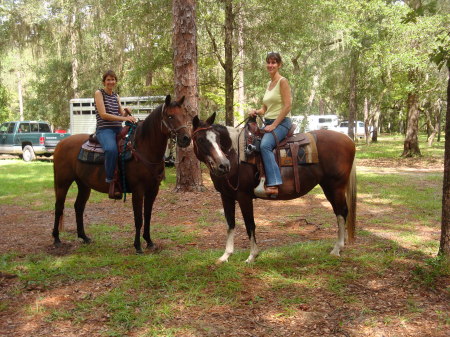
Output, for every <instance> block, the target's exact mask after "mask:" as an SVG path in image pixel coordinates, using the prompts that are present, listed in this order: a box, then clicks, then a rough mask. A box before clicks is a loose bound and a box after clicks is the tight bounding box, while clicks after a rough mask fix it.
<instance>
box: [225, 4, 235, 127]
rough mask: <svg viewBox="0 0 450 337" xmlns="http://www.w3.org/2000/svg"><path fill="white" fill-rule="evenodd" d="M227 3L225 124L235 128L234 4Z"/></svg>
mask: <svg viewBox="0 0 450 337" xmlns="http://www.w3.org/2000/svg"><path fill="white" fill-rule="evenodd" d="M224 2H225V46H224V47H225V124H226V125H228V126H234V114H233V106H234V86H233V45H232V44H233V21H234V18H233V16H234V14H233V3H232V0H224Z"/></svg>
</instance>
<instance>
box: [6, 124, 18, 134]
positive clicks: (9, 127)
mask: <svg viewBox="0 0 450 337" xmlns="http://www.w3.org/2000/svg"><path fill="white" fill-rule="evenodd" d="M15 126H16V123H9V126H8V131H6V132H7V133H14V127H15Z"/></svg>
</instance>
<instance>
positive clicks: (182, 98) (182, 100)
mask: <svg viewBox="0 0 450 337" xmlns="http://www.w3.org/2000/svg"><path fill="white" fill-rule="evenodd" d="M183 102H184V96H183V97H181V99H180V100H179V101H178V104H179V105H183Z"/></svg>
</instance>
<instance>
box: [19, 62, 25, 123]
mask: <svg viewBox="0 0 450 337" xmlns="http://www.w3.org/2000/svg"><path fill="white" fill-rule="evenodd" d="M17 94H18V96H19V120H21V121H23V120H24V115H23V93H22V75H21V73H20V69H19V70H17Z"/></svg>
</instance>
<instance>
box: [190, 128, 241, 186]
mask: <svg viewBox="0 0 450 337" xmlns="http://www.w3.org/2000/svg"><path fill="white" fill-rule="evenodd" d="M212 128H213V127H212V125H210V126H207V127H202V128H198V129H197V130H195V131H194V132H193V133H192V137H191V138H192V141H193V142H192V143H193V144H194V152H195V153H196V154H198V148H197V142H196V138H197V135H198V132H199V131H202V130H211V129H212ZM239 136H240V134H239ZM238 144H239V141H238ZM231 149H232V147H231V148H230V149H229V150H228V151H227V152H225V151H222V153H223V154H224V155H225V157H227V159H228V160H229V161H230V163H231V160H230V152H231ZM237 156H238V168H237V172H238V173H237V177H238V181H237V184H236V187H234V186H233V185H232V184H231V183H230V179H229V178H230V177H229V173H228V174H226V175H225V179H226V181H227V184H228V186H229V187H230V188H231V189H232V190H233V191H234V192H236V191H237V190H238V188H239V146H238V153H237Z"/></svg>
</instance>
